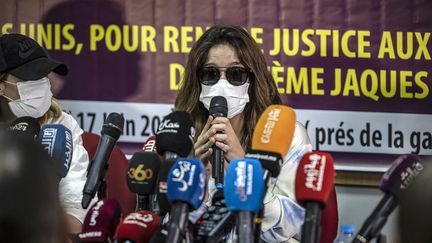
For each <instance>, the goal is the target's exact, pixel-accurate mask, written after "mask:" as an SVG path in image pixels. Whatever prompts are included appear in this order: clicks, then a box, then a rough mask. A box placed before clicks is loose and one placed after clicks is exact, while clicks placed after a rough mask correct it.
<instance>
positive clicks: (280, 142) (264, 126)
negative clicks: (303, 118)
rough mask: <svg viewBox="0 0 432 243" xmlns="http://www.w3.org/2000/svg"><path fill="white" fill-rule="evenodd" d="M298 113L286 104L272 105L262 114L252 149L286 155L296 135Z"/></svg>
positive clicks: (254, 135)
mask: <svg viewBox="0 0 432 243" xmlns="http://www.w3.org/2000/svg"><path fill="white" fill-rule="evenodd" d="M295 124H296V114H295V112H294V110H293V109H291V108H290V107H288V106H284V105H271V106H269V107H267V109H265V111H264V112H263V114H262V115H261V116H260V118H259V120H258V123H257V125H256V126H255V130H254V133H253V137H252V149H258V150H265V151H272V152H277V153H279V154H281V155H282V156H284V155H285V154H286V153H287V152H288V150H289V148H290V146H291V140H292V138H293V135H294V130H295Z"/></svg>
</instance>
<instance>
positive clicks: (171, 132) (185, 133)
mask: <svg viewBox="0 0 432 243" xmlns="http://www.w3.org/2000/svg"><path fill="white" fill-rule="evenodd" d="M194 140H195V126H194V123H193V120H192V117H191V115H190V114H189V113H187V112H185V111H174V112H172V113H170V114H168V115H167V116H165V118H164V119H163V121H162V122H161V124H160V125H159V128H158V131H157V133H156V149H157V152H158V153H159V154H161V155H162V154H164V153H165V152H173V153H176V154H178V155H179V156H181V157H187V156H188V155H189V153H190V152H191V151H192V148H193V144H194Z"/></svg>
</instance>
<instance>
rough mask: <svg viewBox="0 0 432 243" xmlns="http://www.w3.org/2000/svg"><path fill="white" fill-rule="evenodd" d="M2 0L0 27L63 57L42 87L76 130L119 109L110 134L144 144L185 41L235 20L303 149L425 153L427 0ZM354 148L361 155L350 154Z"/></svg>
mask: <svg viewBox="0 0 432 243" xmlns="http://www.w3.org/2000/svg"><path fill="white" fill-rule="evenodd" d="M2 8H3V9H4V11H3V12H2V14H1V15H0V32H1V33H14V32H17V33H22V34H25V35H28V36H30V37H32V38H34V39H35V40H37V41H38V42H39V43H40V44H41V45H42V46H44V48H45V49H47V51H48V53H49V55H50V56H51V57H53V58H54V59H57V60H60V61H63V62H65V63H66V64H67V65H68V67H69V70H70V73H69V75H68V76H67V77H59V76H55V75H50V79H51V82H52V89H53V92H54V94H55V95H56V97H58V98H59V99H61V100H63V102H62V104H63V106H64V108H65V110H68V111H70V112H71V113H72V114H73V115H74V116H75V118H77V120H78V121H79V122H80V124H81V125H82V127H83V129H85V130H87V131H92V132H99V129H100V127H101V124H102V121H103V118H104V114H107V113H109V112H113V111H117V112H121V113H123V114H124V115H125V118H126V129H125V132H124V135H123V136H122V137H121V138H120V141H123V142H129V143H142V142H143V141H145V139H146V137H147V136H148V135H149V134H153V133H154V131H155V128H156V127H157V124H158V122H160V120H161V118H162V117H163V116H164V115H166V114H168V113H169V112H170V110H171V108H172V107H173V104H174V100H175V97H176V94H177V90H178V89H179V87H180V85H181V84H180V80H181V75H182V73H183V71H184V65H185V63H186V60H187V55H188V53H189V52H190V50H191V47H192V46H193V44H194V43H195V41H196V40H197V39H198V38H199V37H200V36H201V35H202V34H203V32H204V31H205V30H206V29H207V28H209V27H210V26H212V25H214V24H235V25H241V26H244V27H245V29H246V30H247V31H249V33H250V34H251V35H252V36H253V37H254V39H255V40H256V42H257V43H258V44H259V45H260V47H261V48H262V51H263V53H264V55H265V57H266V59H267V64H268V69H269V71H270V72H271V73H272V75H273V77H274V79H275V83H276V85H277V87H278V91H279V94H280V95H281V97H282V100H283V102H284V104H286V105H289V106H291V107H293V108H295V109H296V111H297V114H298V119H299V121H301V122H302V123H303V124H304V125H305V126H306V127H307V129H308V133H309V136H310V139H311V142H312V143H313V145H314V148H315V149H319V150H325V151H329V152H331V153H332V155H335V162H336V163H342V162H343V163H352V164H353V165H354V166H355V165H357V164H361V163H363V162H364V163H384V164H389V163H391V162H392V161H391V160H389V161H383V160H382V159H381V158H382V157H380V154H382V155H386V156H388V155H394V156H396V155H397V154H401V153H411V152H413V153H418V154H421V155H429V154H432V145H431V144H432V138H431V125H430V124H432V123H431V122H430V121H431V115H432V110H431V109H430V107H432V97H431V87H432V85H431V83H432V76H431V75H432V69H431V66H432V65H431V64H432V62H431V51H432V40H431V29H432V17H431V16H432V15H431V14H430V13H431V11H432V2H431V1H422V2H418V1H412V0H410V1H406V0H390V1H385V2H380V1H372V0H371V1H369V0H367V1H354V2H349V3H348V2H344V1H337V0H329V1H325V4H324V3H323V2H322V1H309V0H299V1H258V0H247V1H242V0H229V1H228V0H216V1H202V0H200V1H198V0H188V1H181V0H174V1H168V0H161V1H149V0H142V1H134V0H125V1H113V0H54V1H52V0H50V1H48V0H42V1H31V2H28V3H22V4H21V3H20V4H16V3H15V2H14V1H7V2H5V3H3V4H2ZM186 82H187V80H186ZM89 101H91V102H89ZM358 154H363V155H366V156H369V157H367V159H363V161H361V160H360V161H359V160H356V159H352V156H356V157H358V158H360V157H361V156H360V157H359V156H357V155H358ZM345 155H346V156H345ZM362 158H363V157H362ZM366 160H367V161H366Z"/></svg>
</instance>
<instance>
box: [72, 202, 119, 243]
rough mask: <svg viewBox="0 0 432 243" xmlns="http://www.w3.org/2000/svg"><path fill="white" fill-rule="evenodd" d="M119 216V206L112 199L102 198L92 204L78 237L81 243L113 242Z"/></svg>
mask: <svg viewBox="0 0 432 243" xmlns="http://www.w3.org/2000/svg"><path fill="white" fill-rule="evenodd" d="M120 215H121V208H120V204H119V203H118V202H117V200H115V199H113V198H104V199H102V200H99V201H98V202H96V203H95V204H93V206H91V208H90V209H89V211H88V212H87V214H86V217H85V219H84V224H83V230H82V232H81V233H80V234H79V235H78V236H79V238H80V239H81V242H113V239H114V234H115V231H116V228H117V225H118V224H119V222H120Z"/></svg>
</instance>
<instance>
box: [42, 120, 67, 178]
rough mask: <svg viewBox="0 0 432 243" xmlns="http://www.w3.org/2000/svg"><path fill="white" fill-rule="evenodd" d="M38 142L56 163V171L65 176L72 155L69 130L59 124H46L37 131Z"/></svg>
mask: <svg viewBox="0 0 432 243" xmlns="http://www.w3.org/2000/svg"><path fill="white" fill-rule="evenodd" d="M38 139H39V143H40V144H41V145H42V147H43V149H44V150H45V151H46V152H47V153H48V155H49V156H50V157H51V158H53V159H54V160H55V161H56V163H57V172H58V174H59V176H60V177H65V176H66V175H67V173H68V171H69V166H70V164H71V161H72V155H73V147H72V146H73V140H72V133H71V131H70V130H69V129H68V128H66V127H65V126H63V125H61V124H46V125H44V126H43V127H42V129H41V130H40V132H39V137H38Z"/></svg>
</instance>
